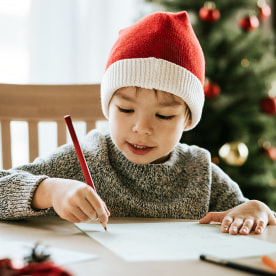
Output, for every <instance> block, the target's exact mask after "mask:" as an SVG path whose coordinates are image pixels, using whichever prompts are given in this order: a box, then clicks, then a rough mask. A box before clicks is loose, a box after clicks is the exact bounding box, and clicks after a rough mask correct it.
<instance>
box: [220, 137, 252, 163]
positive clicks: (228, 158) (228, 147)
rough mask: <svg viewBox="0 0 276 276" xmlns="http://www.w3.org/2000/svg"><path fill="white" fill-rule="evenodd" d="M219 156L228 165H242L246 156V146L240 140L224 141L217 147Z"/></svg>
mask: <svg viewBox="0 0 276 276" xmlns="http://www.w3.org/2000/svg"><path fill="white" fill-rule="evenodd" d="M219 156H220V158H221V159H222V160H223V161H224V162H225V163H226V164H228V165H230V166H242V165H243V164H244V163H245V161H246V160H247V158H248V148H247V146H246V145H245V144H244V143H242V142H231V143H226V144H224V145H223V146H222V147H221V148H220V149H219Z"/></svg>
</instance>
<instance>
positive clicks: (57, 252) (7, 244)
mask: <svg viewBox="0 0 276 276" xmlns="http://www.w3.org/2000/svg"><path fill="white" fill-rule="evenodd" d="M41 246H43V244H41ZM33 247H34V244H32V243H26V242H21V241H7V240H1V239H0V258H10V259H13V260H18V261H23V260H24V257H26V256H30V254H31V251H32V248H33ZM44 247H45V246H44ZM45 249H46V251H45V252H46V253H47V254H50V260H51V261H53V262H54V263H55V264H57V265H65V264H71V263H75V262H81V261H88V260H93V259H96V258H97V256H96V255H93V254H85V253H81V252H76V251H71V250H65V249H60V248H56V247H52V246H51V247H45ZM40 252H41V251H40Z"/></svg>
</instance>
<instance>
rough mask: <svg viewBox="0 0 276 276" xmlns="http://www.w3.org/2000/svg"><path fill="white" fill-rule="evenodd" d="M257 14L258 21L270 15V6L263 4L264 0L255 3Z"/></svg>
mask: <svg viewBox="0 0 276 276" xmlns="http://www.w3.org/2000/svg"><path fill="white" fill-rule="evenodd" d="M257 6H258V10H259V14H258V18H259V20H260V21H264V20H265V19H267V18H268V17H269V16H270V15H271V8H270V6H269V5H268V4H267V3H266V2H265V0H259V1H258V2H257Z"/></svg>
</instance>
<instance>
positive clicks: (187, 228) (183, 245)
mask: <svg viewBox="0 0 276 276" xmlns="http://www.w3.org/2000/svg"><path fill="white" fill-rule="evenodd" d="M76 225H77V227H78V228H79V229H81V230H82V231H84V232H85V233H86V234H87V235H89V236H90V237H91V238H93V239H94V240H96V241H98V242H99V243H101V244H102V245H103V246H105V247H107V248H108V249H110V250H111V251H113V252H114V253H115V254H116V255H118V256H120V257H121V258H123V259H124V260H126V261H132V262H135V261H172V260H188V259H198V258H199V255H200V254H208V255H212V256H217V257H220V258H225V259H231V258H242V257H253V256H260V255H265V254H270V253H274V252H276V244H275V243H270V242H266V241H262V240H258V239H254V238H252V237H250V236H241V235H229V234H226V233H221V231H220V226H219V225H216V224H199V223H198V222H158V223H157V222H155V223H123V224H108V231H106V232H105V231H103V230H102V226H101V225H99V224H89V223H80V224H76Z"/></svg>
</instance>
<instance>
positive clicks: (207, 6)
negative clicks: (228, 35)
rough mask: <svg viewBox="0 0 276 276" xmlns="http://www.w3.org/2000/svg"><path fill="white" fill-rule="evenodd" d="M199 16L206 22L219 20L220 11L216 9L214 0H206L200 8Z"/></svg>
mask: <svg viewBox="0 0 276 276" xmlns="http://www.w3.org/2000/svg"><path fill="white" fill-rule="evenodd" d="M199 17H200V18H201V19H202V20H203V21H206V22H209V23H214V22H216V21H218V20H219V18H220V12H219V10H218V9H216V4H215V3H214V2H209V1H208V2H205V3H204V6H203V7H202V8H201V9H200V10H199Z"/></svg>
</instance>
